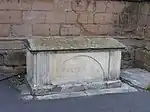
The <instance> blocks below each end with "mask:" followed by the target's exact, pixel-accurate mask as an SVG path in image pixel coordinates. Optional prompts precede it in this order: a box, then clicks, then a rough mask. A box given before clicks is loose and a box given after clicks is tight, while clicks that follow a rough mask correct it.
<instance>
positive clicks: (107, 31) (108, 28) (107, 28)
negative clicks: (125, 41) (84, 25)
mask: <svg viewBox="0 0 150 112" xmlns="http://www.w3.org/2000/svg"><path fill="white" fill-rule="evenodd" d="M113 33H114V28H113V26H112V25H111V24H108V25H100V27H99V34H101V35H112V34H113Z"/></svg>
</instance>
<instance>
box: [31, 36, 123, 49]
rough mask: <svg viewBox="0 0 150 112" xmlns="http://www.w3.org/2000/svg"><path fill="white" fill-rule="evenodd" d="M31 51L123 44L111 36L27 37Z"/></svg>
mask: <svg viewBox="0 0 150 112" xmlns="http://www.w3.org/2000/svg"><path fill="white" fill-rule="evenodd" d="M28 45H29V46H28V47H29V49H30V50H31V51H41V50H52V51H53V50H76V49H104V48H114V49H115V48H116V49H118V48H124V47H125V46H124V45H123V44H121V43H120V42H118V41H117V40H115V39H113V38H98V37H92V38H91V37H80V38H76V37H75V38H62V37H60V38H39V39H37V38H36V39H28Z"/></svg>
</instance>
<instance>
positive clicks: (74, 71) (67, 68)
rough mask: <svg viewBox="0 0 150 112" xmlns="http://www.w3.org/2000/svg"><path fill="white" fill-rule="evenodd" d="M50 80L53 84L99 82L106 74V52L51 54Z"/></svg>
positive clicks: (107, 57) (107, 56)
mask: <svg viewBox="0 0 150 112" xmlns="http://www.w3.org/2000/svg"><path fill="white" fill-rule="evenodd" d="M51 58H52V59H50V60H51V62H50V66H51V67H50V69H51V70H50V71H51V73H50V77H49V78H50V80H51V82H52V83H53V84H61V83H68V82H80V81H86V80H92V79H98V78H99V79H100V80H101V81H103V80H104V78H105V77H106V76H107V74H108V59H109V54H108V52H99V53H96V52H94V53H68V54H52V56H51Z"/></svg>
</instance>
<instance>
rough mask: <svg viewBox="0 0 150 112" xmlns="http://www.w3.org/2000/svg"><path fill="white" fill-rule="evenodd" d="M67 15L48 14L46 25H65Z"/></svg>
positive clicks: (58, 13)
mask: <svg viewBox="0 0 150 112" xmlns="http://www.w3.org/2000/svg"><path fill="white" fill-rule="evenodd" d="M65 21H66V15H65V13H60V12H46V23H65Z"/></svg>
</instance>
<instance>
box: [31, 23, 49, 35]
mask: <svg viewBox="0 0 150 112" xmlns="http://www.w3.org/2000/svg"><path fill="white" fill-rule="evenodd" d="M49 35H50V25H49V24H34V25H33V36H49Z"/></svg>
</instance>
